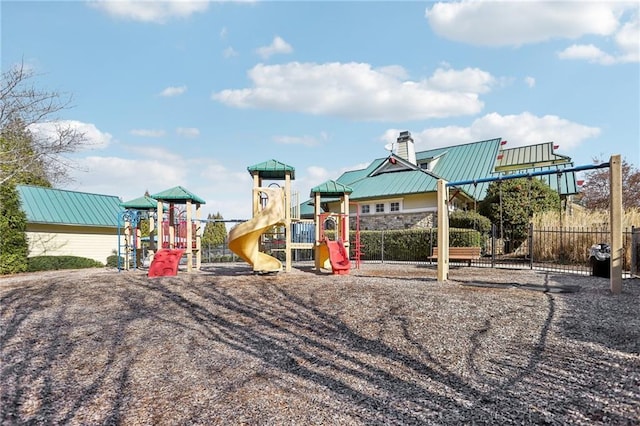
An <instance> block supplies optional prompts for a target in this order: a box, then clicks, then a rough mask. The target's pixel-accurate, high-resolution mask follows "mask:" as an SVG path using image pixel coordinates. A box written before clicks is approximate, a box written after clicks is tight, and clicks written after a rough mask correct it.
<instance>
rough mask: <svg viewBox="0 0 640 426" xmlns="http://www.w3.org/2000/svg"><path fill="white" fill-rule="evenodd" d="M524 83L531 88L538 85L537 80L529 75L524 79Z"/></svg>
mask: <svg viewBox="0 0 640 426" xmlns="http://www.w3.org/2000/svg"><path fill="white" fill-rule="evenodd" d="M524 83H525V84H526V85H527V86H529V87H534V86H535V85H536V79H535V78H533V77H531V76H530V75H528V76H526V77H525V78H524Z"/></svg>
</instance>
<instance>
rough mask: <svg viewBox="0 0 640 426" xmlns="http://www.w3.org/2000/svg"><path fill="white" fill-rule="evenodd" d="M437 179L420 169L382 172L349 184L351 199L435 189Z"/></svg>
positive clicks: (417, 192)
mask: <svg viewBox="0 0 640 426" xmlns="http://www.w3.org/2000/svg"><path fill="white" fill-rule="evenodd" d="M437 183H438V179H436V178H434V177H433V176H431V175H430V174H428V173H425V172H423V171H422V170H408V171H404V172H394V173H382V174H378V175H375V176H372V177H369V178H364V179H360V180H358V181H356V182H352V183H351V184H350V186H351V188H353V192H352V193H351V199H352V200H359V199H366V198H376V197H389V196H394V195H406V194H419V193H423V192H433V191H437V189H438V187H437Z"/></svg>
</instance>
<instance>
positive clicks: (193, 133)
mask: <svg viewBox="0 0 640 426" xmlns="http://www.w3.org/2000/svg"><path fill="white" fill-rule="evenodd" d="M176 134H177V135H178V136H181V137H183V138H197V137H198V136H200V130H199V129H197V128H195V127H178V128H177V129H176Z"/></svg>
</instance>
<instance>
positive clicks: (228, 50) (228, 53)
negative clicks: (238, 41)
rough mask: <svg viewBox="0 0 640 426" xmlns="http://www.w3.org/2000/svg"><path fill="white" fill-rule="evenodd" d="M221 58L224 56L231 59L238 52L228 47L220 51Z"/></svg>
mask: <svg viewBox="0 0 640 426" xmlns="http://www.w3.org/2000/svg"><path fill="white" fill-rule="evenodd" d="M222 56H224V57H225V58H232V57H234V56H238V52H236V50H235V49H234V48H233V47H231V46H229V47H227V48H226V49H224V50H223V51H222Z"/></svg>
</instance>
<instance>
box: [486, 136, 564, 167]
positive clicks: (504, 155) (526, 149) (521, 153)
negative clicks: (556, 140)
mask: <svg viewBox="0 0 640 426" xmlns="http://www.w3.org/2000/svg"><path fill="white" fill-rule="evenodd" d="M556 148H558V146H557V145H554V144H553V142H546V143H539V144H537V145H529V146H520V147H517V148H509V149H503V150H502V151H501V152H500V155H498V159H497V161H496V167H495V171H496V172H507V171H514V170H522V169H525V168H538V169H540V168H543V167H546V166H553V165H556V164H567V163H571V158H570V157H567V156H565V155H559V154H556V153H555V152H554V151H555V149H556Z"/></svg>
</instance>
